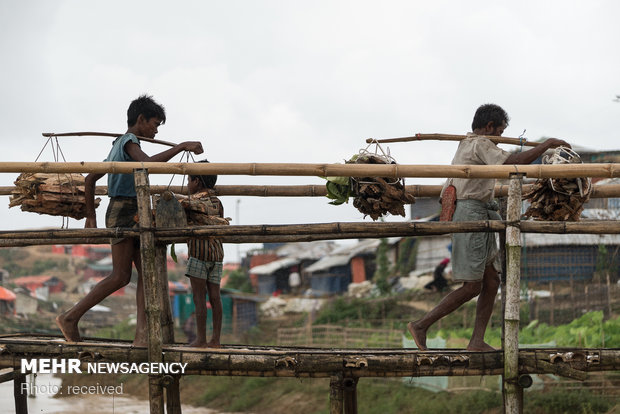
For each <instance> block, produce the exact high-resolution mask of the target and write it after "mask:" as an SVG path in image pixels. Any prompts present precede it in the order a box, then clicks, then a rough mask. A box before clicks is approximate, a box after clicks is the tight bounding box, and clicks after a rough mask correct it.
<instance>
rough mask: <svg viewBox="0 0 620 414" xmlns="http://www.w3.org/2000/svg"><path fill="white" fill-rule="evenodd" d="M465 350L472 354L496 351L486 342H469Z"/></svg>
mask: <svg viewBox="0 0 620 414" xmlns="http://www.w3.org/2000/svg"><path fill="white" fill-rule="evenodd" d="M467 350H468V351H473V352H485V351H497V349H495V348H493V347H492V346H491V345H489V344H487V343H486V342H480V343H478V342H476V343H473V342H470V343H469V345H467Z"/></svg>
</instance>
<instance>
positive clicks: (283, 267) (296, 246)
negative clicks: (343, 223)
mask: <svg viewBox="0 0 620 414" xmlns="http://www.w3.org/2000/svg"><path fill="white" fill-rule="evenodd" d="M335 246H336V245H335V243H334V242H331V241H315V242H299V243H286V244H279V245H278V246H277V248H276V249H275V250H273V251H272V252H271V253H269V255H270V256H269V258H270V259H274V258H275V259H274V260H269V261H266V262H264V263H263V264H261V265H253V266H251V267H250V277H251V278H252V279H253V284H254V286H255V289H256V292H257V293H259V294H263V295H270V294H272V293H274V292H279V293H289V292H290V290H291V287H290V286H289V276H290V275H291V273H299V274H300V275H301V280H300V282H301V284H302V285H309V283H308V279H307V277H305V275H306V273H307V272H306V271H305V269H306V268H307V267H308V266H310V265H311V264H312V263H314V262H316V261H317V260H318V259H319V258H321V257H324V256H325V255H326V254H329V253H330V252H332V251H333V250H334V248H335ZM262 257H263V260H264V258H265V256H264V255H263V256H262Z"/></svg>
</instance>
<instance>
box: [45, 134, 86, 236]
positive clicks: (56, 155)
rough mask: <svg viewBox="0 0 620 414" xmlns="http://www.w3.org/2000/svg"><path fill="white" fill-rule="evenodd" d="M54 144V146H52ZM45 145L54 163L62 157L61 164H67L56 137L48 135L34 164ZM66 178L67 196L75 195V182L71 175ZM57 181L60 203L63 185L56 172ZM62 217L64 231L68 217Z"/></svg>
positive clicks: (67, 225)
mask: <svg viewBox="0 0 620 414" xmlns="http://www.w3.org/2000/svg"><path fill="white" fill-rule="evenodd" d="M54 143H55V146H54ZM47 144H50V147H51V150H52V158H53V159H54V162H59V160H60V157H62V161H63V162H67V159H66V158H65V154H64V152H62V149H61V148H60V143H59V142H58V137H57V136H53V135H50V136H49V138H48V139H47V141H45V144H43V148H41V151H39V154H38V155H37V157H36V158H35V160H34V162H37V161H38V160H39V158H40V157H41V154H43V151H45V148H46V147H47ZM65 175H66V176H67V177H68V178H69V194H71V195H74V196H75V195H76V194H77V185H76V184H75V182H74V181H73V176H72V175H71V173H68V174H65ZM56 176H57V179H58V187H59V191H60V201H61V202H62V200H63V185H62V181H61V173H60V172H58V173H56ZM74 201H75V200H74V198H71V203H70V204H71V206H73V205H74V204H75V203H74ZM61 217H62V222H61V225H60V228H61V229H64V228H65V227H66V228H68V227H69V217H68V216H61Z"/></svg>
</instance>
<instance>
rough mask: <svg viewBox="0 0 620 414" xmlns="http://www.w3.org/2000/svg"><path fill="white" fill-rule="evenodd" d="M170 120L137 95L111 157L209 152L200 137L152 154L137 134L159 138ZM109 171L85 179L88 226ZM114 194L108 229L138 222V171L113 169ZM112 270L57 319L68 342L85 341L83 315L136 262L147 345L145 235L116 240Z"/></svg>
mask: <svg viewBox="0 0 620 414" xmlns="http://www.w3.org/2000/svg"><path fill="white" fill-rule="evenodd" d="M165 122H166V113H165V110H164V108H163V107H162V106H161V105H159V104H158V103H157V102H155V101H154V100H153V99H152V97H150V96H147V95H142V96H140V97H139V98H137V99H135V100H134V101H132V102H131V104H130V105H129V108H128V109H127V126H128V129H127V133H125V135H122V136H120V137H119V138H117V139H116V140H115V141H114V143H113V144H112V149H111V150H110V153H109V154H108V157H107V158H106V160H105V161H141V162H166V161H168V160H170V159H171V158H172V157H174V156H175V155H177V154H179V153H181V152H183V151H191V152H193V153H195V154H201V153H202V152H203V149H202V144H201V143H200V142H198V141H186V142H183V143H181V144H178V145H176V146H174V147H172V148H170V149H168V150H166V151H163V152H161V153H159V154H156V155H153V156H149V155H147V154H145V153H144V152H143V151H142V148H141V147H140V141H139V140H138V138H137V136H143V137H147V138H154V137H155V135H156V134H157V132H158V128H159V126H160V125H161V124H163V123H165ZM103 176H104V174H99V173H96V174H88V175H87V176H86V180H85V187H86V188H85V196H86V224H85V226H84V227H85V228H96V227H97V217H96V214H95V204H94V197H95V184H96V182H97V180H98V179H100V178H101V177H103ZM108 196H109V197H110V203H109V205H108V209H107V212H106V227H107V228H116V227H119V228H131V227H137V225H138V219H137V213H138V203H137V196H136V190H135V185H134V177H133V174H108ZM111 245H112V266H113V268H112V273H111V274H110V275H109V276H107V277H106V278H105V279H103V280H102V281H101V282H99V283H97V285H95V287H94V288H93V289H92V290H91V291H90V292H89V293H88V294H87V295H86V296H85V297H84V298H82V299H81V300H80V301H79V302H78V303H76V304H75V305H74V306H73V307H72V308H71V309H69V310H68V311H66V312H64V313H62V314H60V315H59V316H58V317H57V318H56V324H57V325H58V327H59V328H60V330H61V331H62V334H63V336H64V337H65V339H66V340H67V341H72V342H77V341H80V340H81V337H80V332H79V330H78V322H79V321H80V318H81V317H82V316H83V315H84V314H85V313H86V312H87V311H88V310H89V309H91V308H92V307H93V306H95V305H97V304H98V303H100V302H101V301H102V300H103V299H105V298H107V297H108V296H109V295H111V294H112V293H114V292H115V291H117V290H118V289H120V288H122V287H123V286H125V285H127V284H128V283H129V281H130V279H131V269H132V264H134V265H135V266H136V270H137V271H138V286H137V290H136V306H137V321H136V336H135V339H134V342H133V344H134V345H137V346H145V345H146V344H147V332H146V313H145V305H144V304H145V297H144V291H143V287H142V286H143V284H142V266H141V261H140V240H139V239H134V238H122V239H112V240H111Z"/></svg>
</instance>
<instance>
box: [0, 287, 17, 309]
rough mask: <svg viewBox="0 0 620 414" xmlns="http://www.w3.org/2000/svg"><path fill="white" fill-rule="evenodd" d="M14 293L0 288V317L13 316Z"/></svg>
mask: <svg viewBox="0 0 620 414" xmlns="http://www.w3.org/2000/svg"><path fill="white" fill-rule="evenodd" d="M16 298H17V296H16V295H15V293H13V292H12V291H10V290H9V289H7V288H4V287H2V286H0V316H11V315H14V314H15V299H16Z"/></svg>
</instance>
